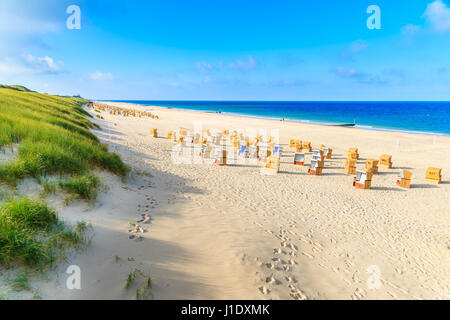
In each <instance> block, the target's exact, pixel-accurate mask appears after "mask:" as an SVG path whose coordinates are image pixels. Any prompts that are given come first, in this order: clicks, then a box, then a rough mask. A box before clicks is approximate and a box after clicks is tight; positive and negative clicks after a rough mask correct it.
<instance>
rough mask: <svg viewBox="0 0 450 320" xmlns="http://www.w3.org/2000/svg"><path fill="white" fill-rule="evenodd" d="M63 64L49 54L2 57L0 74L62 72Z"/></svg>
mask: <svg viewBox="0 0 450 320" xmlns="http://www.w3.org/2000/svg"><path fill="white" fill-rule="evenodd" d="M64 72H65V71H64V64H63V63H62V62H61V61H58V62H56V61H55V60H54V59H53V58H51V57H49V56H45V57H35V56H33V55H31V54H27V55H24V56H21V57H20V58H10V57H4V58H3V59H1V60H0V74H9V75H18V74H59V73H64Z"/></svg>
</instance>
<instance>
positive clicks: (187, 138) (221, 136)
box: [150, 127, 442, 189]
mask: <svg viewBox="0 0 450 320" xmlns="http://www.w3.org/2000/svg"><path fill="white" fill-rule="evenodd" d="M150 135H151V136H152V137H155V138H156V137H157V136H158V131H157V129H156V128H153V129H151V130H150ZM167 138H168V139H169V140H170V141H173V142H176V143H177V144H178V145H179V146H181V147H182V146H190V145H197V146H198V147H199V148H200V150H201V151H200V152H201V156H202V157H203V158H205V159H210V160H211V161H212V162H213V163H215V164H217V165H219V166H224V165H226V164H227V150H226V147H225V144H226V142H229V143H230V144H231V145H232V146H233V148H234V149H235V150H236V153H237V156H238V157H241V158H253V159H258V160H259V161H263V162H264V166H263V167H262V168H261V174H265V175H274V174H277V173H278V172H279V168H280V158H281V154H282V151H283V149H282V147H281V146H280V145H279V144H277V143H276V142H275V140H274V139H273V137H269V138H268V139H263V137H262V136H260V135H258V136H256V137H255V138H253V139H250V138H248V137H244V136H243V135H242V134H239V133H237V132H230V131H228V130H223V131H222V132H217V131H216V132H213V133H211V132H210V130H204V131H203V133H202V135H200V134H198V133H197V134H196V136H193V135H192V134H191V133H190V131H189V130H188V129H187V128H183V127H180V128H179V129H178V130H177V131H169V132H168V135H167ZM208 142H209V143H208ZM289 147H290V148H291V149H293V150H295V154H294V165H300V166H304V165H305V161H306V153H311V152H312V158H311V160H310V167H309V169H308V173H309V174H312V175H322V172H323V169H324V167H325V160H326V159H332V156H333V150H332V148H330V147H327V146H325V145H321V146H320V148H319V149H314V150H313V149H312V146H311V142H310V141H302V140H298V139H290V141H289ZM358 160H359V152H358V148H354V147H353V148H350V149H349V150H348V152H347V159H346V162H345V169H344V172H345V173H346V174H349V175H353V176H354V178H353V186H354V187H356V188H359V189H371V186H372V178H373V176H374V175H376V174H377V173H378V172H379V167H385V168H389V169H391V168H392V156H391V155H387V154H383V155H381V156H380V158H379V159H367V160H366V163H365V169H364V170H358V169H357V161H358ZM441 171H442V170H441V169H440V168H434V167H429V168H428V169H427V171H426V181H427V182H430V183H440V182H441V180H442V174H441ZM411 178H412V172H410V171H407V170H403V169H402V170H401V171H400V174H399V176H398V177H397V180H396V184H397V185H398V186H400V187H402V188H410V186H411Z"/></svg>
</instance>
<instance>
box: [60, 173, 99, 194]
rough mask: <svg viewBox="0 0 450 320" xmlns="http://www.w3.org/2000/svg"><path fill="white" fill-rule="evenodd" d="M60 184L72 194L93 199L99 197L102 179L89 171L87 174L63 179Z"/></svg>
mask: <svg viewBox="0 0 450 320" xmlns="http://www.w3.org/2000/svg"><path fill="white" fill-rule="evenodd" d="M59 186H60V187H61V188H62V189H63V190H65V191H67V192H69V193H72V194H76V195H77V196H78V197H80V198H81V199H86V200H93V199H95V198H97V193H98V187H99V186H100V179H99V178H98V177H97V176H95V175H93V174H91V173H89V174H86V175H82V176H78V177H72V178H70V179H69V180H66V181H64V180H61V181H60V182H59Z"/></svg>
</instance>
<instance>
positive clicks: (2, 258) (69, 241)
mask: <svg viewBox="0 0 450 320" xmlns="http://www.w3.org/2000/svg"><path fill="white" fill-rule="evenodd" d="M85 231H86V224H85V223H82V222H81V223H79V224H78V225H77V226H76V227H75V228H71V227H68V226H66V225H65V224H64V223H63V222H61V221H60V220H59V219H58V216H57V214H56V212H55V211H54V210H53V209H51V208H49V207H48V205H47V204H46V203H45V202H43V201H41V200H36V199H30V198H27V197H21V198H16V199H11V200H8V201H6V202H4V203H3V204H2V205H1V206H0V264H1V265H3V266H6V267H12V266H26V267H31V268H35V269H43V268H45V267H47V266H48V265H52V264H53V263H54V262H57V261H59V260H60V259H62V258H63V257H64V253H65V251H66V249H68V248H71V247H74V246H77V245H79V244H81V243H83V242H84V240H85V237H84V233H85Z"/></svg>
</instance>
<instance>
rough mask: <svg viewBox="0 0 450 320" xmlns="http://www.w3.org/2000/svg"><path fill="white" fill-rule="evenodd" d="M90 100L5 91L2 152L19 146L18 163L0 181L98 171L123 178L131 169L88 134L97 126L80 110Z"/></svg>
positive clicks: (1, 95) (4, 168) (0, 111)
mask: <svg viewBox="0 0 450 320" xmlns="http://www.w3.org/2000/svg"><path fill="white" fill-rule="evenodd" d="M85 102H86V100H83V99H81V98H73V97H59V96H51V95H46V94H41V93H36V92H31V91H19V90H16V89H12V88H8V87H4V86H3V88H0V147H5V146H10V147H11V148H12V146H13V145H15V144H18V152H17V157H16V158H15V159H14V160H12V161H9V162H7V163H2V164H0V181H4V182H7V183H9V184H12V185H15V184H17V182H18V181H19V180H21V179H23V178H25V177H38V176H46V175H50V174H70V175H83V174H86V173H88V172H89V171H90V170H91V169H93V168H100V169H105V170H108V171H110V172H113V173H115V174H118V175H120V176H122V177H125V176H126V175H127V173H128V172H129V168H128V167H127V166H126V165H125V164H124V163H123V162H122V161H121V159H120V157H119V156H118V155H117V154H114V153H110V152H108V149H107V147H106V146H105V145H102V144H101V143H100V142H99V141H98V139H97V137H96V136H95V135H94V134H93V133H92V132H90V131H89V129H90V128H94V127H95V125H94V124H93V123H92V122H91V121H89V120H88V119H87V114H88V113H87V112H86V111H84V110H83V108H82V107H81V106H82V104H83V103H85Z"/></svg>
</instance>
